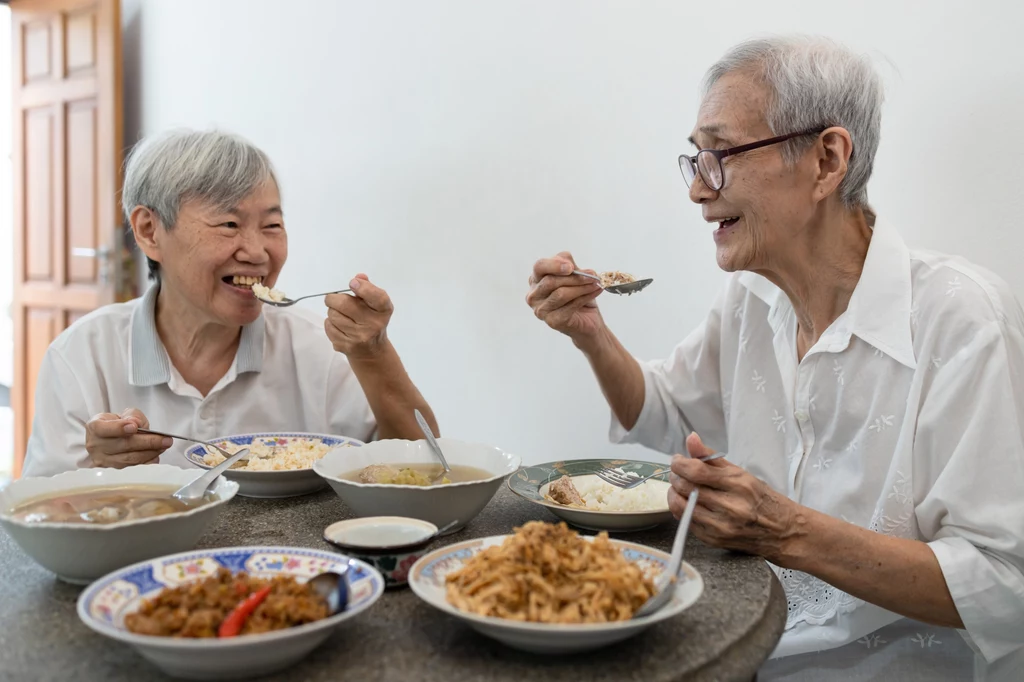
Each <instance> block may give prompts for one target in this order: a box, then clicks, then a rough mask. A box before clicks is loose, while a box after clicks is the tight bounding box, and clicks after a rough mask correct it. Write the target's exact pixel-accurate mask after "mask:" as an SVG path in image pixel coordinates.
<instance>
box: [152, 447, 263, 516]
mask: <svg viewBox="0 0 1024 682" xmlns="http://www.w3.org/2000/svg"><path fill="white" fill-rule="evenodd" d="M248 454H249V448H242V449H241V450H239V451H238V452H236V453H235V454H233V455H230V456H229V457H228V458H227V459H225V460H224V461H223V462H221V463H220V464H218V465H217V466H215V467H213V468H212V469H210V470H209V471H207V472H206V473H204V474H203V475H202V476H199V477H197V478H195V479H193V481H192V482H191V483H186V484H185V485H183V486H182V487H180V488H178V489H177V490H176V491H174V492H173V493H171V497H173V498H175V499H177V500H181V501H182V502H185V503H189V502H195V501H197V500H201V499H202V498H203V497H205V495H206V490H207V488H209V487H210V486H211V485H213V483H214V481H216V480H217V478H218V477H219V476H220V475H221V474H222V473H224V472H225V471H226V470H227V469H228V467H230V466H231V465H232V464H234V463H235V462H237V461H238V460H240V459H242V458H243V457H245V456H247V455H248Z"/></svg>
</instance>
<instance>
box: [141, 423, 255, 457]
mask: <svg viewBox="0 0 1024 682" xmlns="http://www.w3.org/2000/svg"><path fill="white" fill-rule="evenodd" d="M136 431H137V432H138V433H148V434H150V435H151V436H163V437H165V438H177V439H178V440H187V441H188V442H189V443H199V444H200V445H205V446H206V447H208V448H213V449H214V450H216V451H217V452H219V453H220V454H221V455H223V456H224V458H225V459H227V458H228V457H231V453H230V452H228V451H227V450H225V449H224V448H222V447H221V446H219V445H216V444H214V443H207V442H206V441H205V440H196V439H195V438H186V437H185V436H176V435H174V434H173V433H166V432H164V431H154V430H152V429H143V428H139V429H136ZM270 456H271V455H267V457H270ZM242 459H249V456H248V455H246V456H245V457H243V458H242Z"/></svg>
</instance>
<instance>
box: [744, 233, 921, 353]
mask: <svg viewBox="0 0 1024 682" xmlns="http://www.w3.org/2000/svg"><path fill="white" fill-rule="evenodd" d="M739 281H740V283H741V284H742V285H743V286H744V287H746V288H747V289H748V290H749V291H750V292H751V293H752V294H754V295H755V296H757V297H758V298H759V299H761V300H762V301H764V302H765V303H766V304H768V306H769V312H768V323H769V324H770V325H771V327H772V330H773V331H774V332H775V333H778V331H779V329H781V328H782V327H783V325H785V324H786V323H787V322H788V321H789V320H790V318H791V316H792V314H793V310H792V305H791V304H790V301H789V299H788V298H786V296H784V295H783V293H782V290H781V289H779V288H778V287H776V286H775V285H774V284H772V283H771V282H769V281H768V280H767V279H765V278H764V277H762V276H761V275H758V274H755V273H752V272H743V273H740V275H739ZM911 296H912V289H911V282H910V252H909V251H908V250H907V246H906V244H904V243H903V239H902V238H901V237H900V235H899V233H898V232H896V230H894V229H892V228H891V227H889V226H887V225H886V224H885V223H878V224H876V226H875V228H874V230H873V234H872V236H871V244H870V245H869V246H868V253H867V257H866V258H865V260H864V267H863V269H862V270H861V274H860V279H859V280H858V281H857V286H856V287H855V288H854V290H853V295H852V296H851V297H850V304H849V305H848V306H847V309H846V312H844V313H843V314H842V315H841V316H840V317H839V319H838V320H837V321H836V324H835V325H834V328H830V329H829V330H828V331H827V332H826V335H827V336H829V337H833V338H832V339H823V341H828V343H827V347H828V348H829V350H841V349H843V348H845V347H846V346H847V345H848V343H849V337H850V335H851V334H853V335H856V336H857V337H859V338H860V339H861V340H863V341H865V342H866V343H869V344H871V345H872V346H874V347H875V348H877V349H878V350H880V351H882V352H883V353H885V354H886V355H888V356H890V357H891V358H893V359H894V360H896V361H897V362H899V363H900V364H902V365H906V366H907V367H909V368H910V369H916V367H917V358H916V356H915V355H914V339H913V336H912V334H911ZM841 337H844V338H841Z"/></svg>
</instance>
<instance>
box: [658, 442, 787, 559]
mask: <svg viewBox="0 0 1024 682" xmlns="http://www.w3.org/2000/svg"><path fill="white" fill-rule="evenodd" d="M686 449H687V451H688V452H689V455H690V456H689V457H687V456H685V455H676V456H675V457H673V458H672V475H671V476H670V481H671V484H672V487H671V488H670V489H669V493H668V506H669V509H671V510H672V514H673V515H674V516H675V517H676V518H677V519H678V518H679V517H680V516H682V514H683V510H684V509H685V508H686V500H687V499H688V497H689V495H690V491H692V490H693V489H694V488H695V487H697V488H700V497H699V498H698V500H697V507H696V508H695V509H694V510H693V521H692V522H691V526H690V528H691V529H692V530H693V534H694V535H696V536H697V538H698V539H700V540H701V541H702V542H705V543H706V544H709V545H711V546H713V547H722V548H725V549H732V550H736V551H740V552H747V553H749V554H756V555H758V556H761V557H764V558H766V559H768V560H769V561H773V562H775V563H777V561H778V559H779V557H781V556H782V555H783V552H784V550H785V546H786V542H787V540H788V539H789V538H790V537H792V535H793V534H794V532H795V519H796V516H797V509H798V505H797V504H796V503H795V502H793V501H792V500H790V499H789V498H788V497H786V496H785V495H782V494H780V493H778V492H776V491H775V490H773V489H772V488H770V487H769V486H768V484H767V483H765V482H764V481H762V480H761V479H759V478H757V477H755V476H754V475H752V474H751V473H750V472H748V471H747V470H746V469H744V468H743V467H740V466H736V465H735V464H732V463H731V462H729V461H728V460H727V459H724V458H723V459H714V460H711V461H708V462H701V461H700V460H698V459H696V458H697V457H706V456H708V455H713V454H714V453H715V451H714V450H712V449H711V448H709V447H707V446H705V445H704V443H702V442H701V440H700V436H698V435H697V434H695V433H694V434H691V435H690V437H689V438H687V439H686Z"/></svg>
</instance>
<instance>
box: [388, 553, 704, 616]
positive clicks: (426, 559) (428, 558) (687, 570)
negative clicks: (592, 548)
mask: <svg viewBox="0 0 1024 682" xmlns="http://www.w3.org/2000/svg"><path fill="white" fill-rule="evenodd" d="M510 537H512V536H511V535H492V536H490V537H486V538H476V539H473V540H463V541H462V542H456V543H454V544H451V545H447V546H445V547H440V548H438V549H435V550H434V551H432V552H428V553H427V554H424V555H423V556H422V557H421V558H420V560H419V561H417V562H416V563H415V564H413V566H412V568H411V569H409V578H408V582H409V587H410V588H412V591H413V592H414V593H415V594H416V596H417V597H419V598H420V600H422V601H423V602H424V603H426V604H429V605H430V606H433V607H434V608H436V609H439V610H441V611H444V612H445V613H448V614H450V615H452V616H455V617H457V618H462V619H464V620H467V621H470V622H473V623H478V624H480V625H485V626H490V627H497V628H503V629H508V630H518V631H520V632H532V633H536V634H545V635H559V634H566V635H574V634H586V633H595V632H612V631H615V630H628V629H632V628H640V627H646V626H648V625H653V624H654V623H659V622H661V621H663V620H667V619H669V618H672V617H673V616H676V615H678V614H680V613H682V612H683V611H685V610H686V609H688V608H690V607H691V606H693V605H694V604H695V603H696V602H697V601H699V600H700V597H701V595H703V594H704V578H703V576H701V574H700V572H699V571H697V569H696V568H694V567H693V565H692V564H690V563H688V562H686V561H685V560H684V561H683V564H682V566H681V567H680V572H681V573H683V574H685V575H686V580H685V581H682V582H680V583H677V584H676V592H677V593H678V592H682V591H684V590H691V589H693V588H692V587H689V586H690V585H692V584H696V586H697V588H696V590H697V591H696V594H694V595H693V596H692V598H683V599H680V598H678V596H676V597H673V599H672V601H670V602H669V603H668V604H666V605H665V606H663V607H662V608H661V609H660V610H658V611H655V612H654V613H652V614H651V615H649V616H644V617H642V618H631V619H629V620H620V621H615V622H611V623H581V624H579V625H566V624H561V623H557V624H556V623H528V622H523V621H517V620H508V619H506V618H497V617H495V616H478V615H476V614H474V613H467V612H465V611H462V610H461V609H458V608H456V607H455V606H453V605H451V604H449V603H448V600H447V599H446V598H441V599H440V600H437V599H433V598H432V597H431V596H430V595H429V594H428V588H426V587H425V586H424V585H423V583H424V582H425V580H424V579H423V578H422V577H421V574H422V573H423V571H424V570H426V567H427V566H428V565H429V564H431V563H433V562H435V561H437V560H439V559H441V558H443V557H445V556H446V555H449V554H454V553H456V552H461V551H466V550H469V551H471V552H473V554H476V553H478V552H479V551H481V550H482V549H484V548H486V547H489V546H492V545H497V544H500V543H502V542H504V541H505V540H506V539H508V538H510ZM581 537H583V539H585V540H588V541H593V539H594V536H593V535H584V536H581ZM609 541H610V542H611V543H612V544H613V545H615V546H616V547H618V548H619V549H620V550H632V551H634V552H637V553H640V554H645V555H647V556H648V557H650V558H652V559H658V560H660V561H662V562H663V563H668V560H669V558H670V555H669V553H668V552H662V551H661V550H660V549H655V548H653V547H648V546H647V545H641V544H639V543H636V542H628V541H626V540H617V539H615V538H609ZM467 558H468V557H467Z"/></svg>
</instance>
